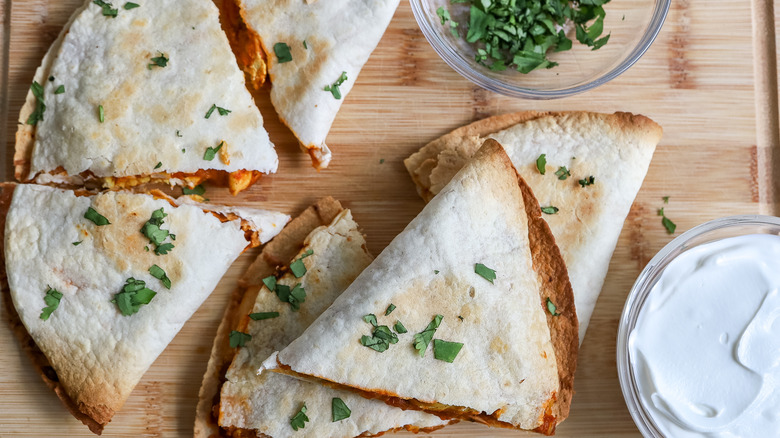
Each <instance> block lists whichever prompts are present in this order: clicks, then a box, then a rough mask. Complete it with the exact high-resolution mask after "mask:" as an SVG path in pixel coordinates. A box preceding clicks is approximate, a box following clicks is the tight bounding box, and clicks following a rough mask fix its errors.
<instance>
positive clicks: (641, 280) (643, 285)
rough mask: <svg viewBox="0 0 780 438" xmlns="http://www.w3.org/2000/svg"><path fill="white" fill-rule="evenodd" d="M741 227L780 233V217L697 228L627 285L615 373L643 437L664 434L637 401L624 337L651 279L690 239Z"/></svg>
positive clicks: (732, 220) (668, 247) (655, 437)
mask: <svg viewBox="0 0 780 438" xmlns="http://www.w3.org/2000/svg"><path fill="white" fill-rule="evenodd" d="M742 226H773V227H777V229H778V230H780V218H778V217H775V216H768V215H738V216H727V217H723V218H719V219H714V220H711V221H708V222H705V223H703V224H700V225H697V226H695V227H693V228H691V229H690V230H688V231H686V232H684V233H682V234H681V235H679V236H677V237H676V238H674V239H672V241H670V242H669V243H667V244H666V245H665V246H664V247H663V248H662V249H661V250H660V251H658V253H657V254H656V255H655V256H654V257H653V258H652V259H650V261H649V262H648V263H647V266H645V267H644V269H642V272H641V273H640V274H639V276H638V277H637V279H636V281H635V282H634V284H633V286H631V290H630V292H629V293H628V296H627V297H626V302H625V305H624V306H623V312H622V313H621V315H620V322H619V325H618V334H617V354H616V355H617V372H618V380H619V381H620V389H621V391H622V393H623V398H624V399H625V402H626V407H627V408H628V411H629V414H631V418H632V419H633V420H634V423H635V424H636V426H637V428H638V429H639V431H640V432H641V433H642V435H643V436H644V437H649V438H664V435H663V434H662V433H661V432H660V431H659V429H658V427H657V426H656V425H655V423H654V422H653V420H652V417H651V415H650V414H649V413H648V412H647V410H646V409H645V407H644V406H643V405H642V402H641V401H640V399H639V391H638V388H637V385H636V382H635V379H634V372H633V367H632V364H631V360H630V357H629V351H628V338H629V336H630V334H631V330H633V328H634V326H635V325H636V321H637V318H638V317H639V313H640V312H641V310H642V307H643V305H644V302H645V300H646V298H647V296H648V294H649V293H650V291H651V290H652V287H653V286H654V285H655V281H653V280H657V279H658V277H659V276H660V274H661V272H662V271H663V270H664V268H666V266H667V265H668V264H669V262H671V261H672V260H673V259H674V258H675V257H677V256H678V255H680V254H682V253H683V252H685V250H687V249H689V248H688V247H686V244H688V243H689V242H690V241H692V240H693V239H695V238H698V237H701V236H704V235H706V234H709V233H714V232H716V231H719V230H723V229H728V228H733V227H742ZM747 234H769V233H760V232H755V233H741V234H739V235H747ZM698 244H701V243H698ZM698 244H696V245H698ZM696 245H694V246H696ZM678 250H679V251H678Z"/></svg>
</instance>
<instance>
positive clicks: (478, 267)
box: [474, 263, 496, 283]
mask: <svg viewBox="0 0 780 438" xmlns="http://www.w3.org/2000/svg"><path fill="white" fill-rule="evenodd" d="M474 272H475V273H477V274H478V275H479V276H480V277H482V278H484V279H485V280H487V281H489V282H490V283H493V280H495V279H496V271H494V270H492V269H490V268H488V267H487V266H485V265H483V264H482V263H477V264H475V265H474Z"/></svg>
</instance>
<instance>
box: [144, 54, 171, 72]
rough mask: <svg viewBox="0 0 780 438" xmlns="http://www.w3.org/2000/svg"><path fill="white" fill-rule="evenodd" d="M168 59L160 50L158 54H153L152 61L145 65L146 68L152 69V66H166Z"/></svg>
mask: <svg viewBox="0 0 780 438" xmlns="http://www.w3.org/2000/svg"><path fill="white" fill-rule="evenodd" d="M168 61H169V59H168V58H166V57H165V55H163V54H162V52H160V56H155V57H154V58H152V63H151V64H149V65H147V66H146V68H148V69H149V70H151V69H152V67H166V66H167V65H168Z"/></svg>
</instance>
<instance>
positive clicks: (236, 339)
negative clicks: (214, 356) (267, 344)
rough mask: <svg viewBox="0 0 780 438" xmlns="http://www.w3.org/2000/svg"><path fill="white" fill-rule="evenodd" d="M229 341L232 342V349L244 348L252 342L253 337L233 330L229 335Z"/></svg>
mask: <svg viewBox="0 0 780 438" xmlns="http://www.w3.org/2000/svg"><path fill="white" fill-rule="evenodd" d="M228 339H229V340H230V348H236V347H243V346H244V345H245V344H246V342H247V341H251V340H252V335H250V334H249V333H244V332H240V331H238V330H233V331H231V332H230V335H228Z"/></svg>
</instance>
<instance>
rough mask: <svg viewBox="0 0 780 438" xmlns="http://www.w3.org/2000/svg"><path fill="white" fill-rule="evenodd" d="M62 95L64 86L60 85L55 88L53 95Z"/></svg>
mask: <svg viewBox="0 0 780 438" xmlns="http://www.w3.org/2000/svg"><path fill="white" fill-rule="evenodd" d="M63 93H65V86H64V85H60V86H59V87H57V89H56V90H54V94H63Z"/></svg>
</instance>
